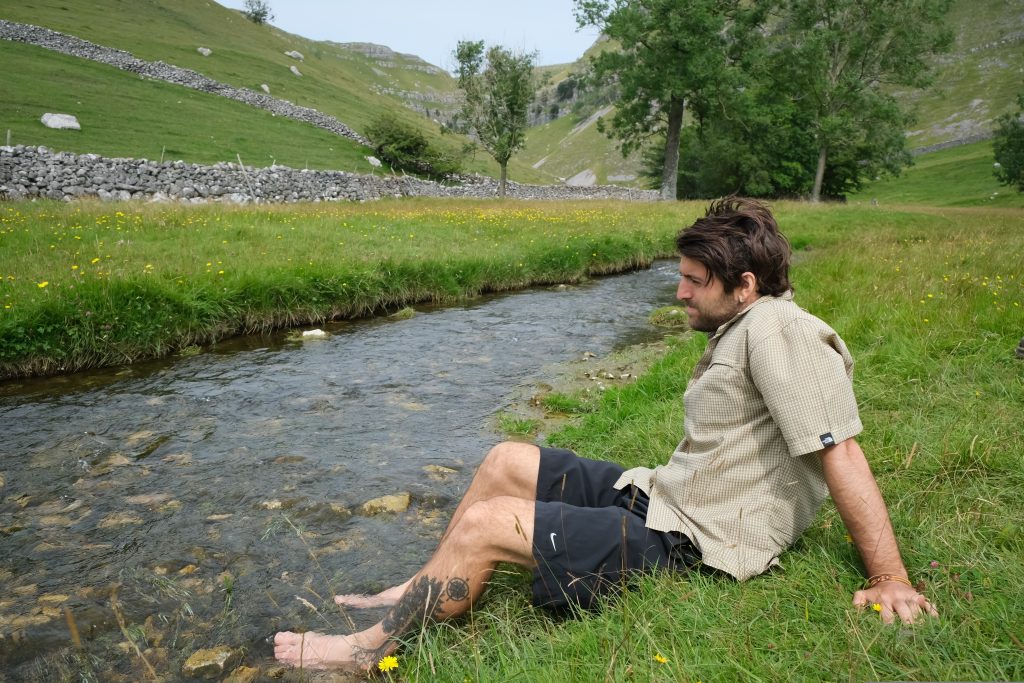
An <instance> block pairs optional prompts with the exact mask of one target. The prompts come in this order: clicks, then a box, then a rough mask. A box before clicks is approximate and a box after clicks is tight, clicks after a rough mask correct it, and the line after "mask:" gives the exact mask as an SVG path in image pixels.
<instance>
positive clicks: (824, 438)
mask: <svg viewBox="0 0 1024 683" xmlns="http://www.w3.org/2000/svg"><path fill="white" fill-rule="evenodd" d="M818 438H819V439H821V445H822V446H825V447H828V446H835V445H836V440H835V439H833V438H832V432H826V433H824V434H822V435H821V436H819V437H818Z"/></svg>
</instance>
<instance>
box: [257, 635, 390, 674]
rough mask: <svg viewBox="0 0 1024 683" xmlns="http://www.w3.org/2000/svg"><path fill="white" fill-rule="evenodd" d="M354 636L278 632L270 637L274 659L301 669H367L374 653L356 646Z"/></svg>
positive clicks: (374, 662) (372, 663)
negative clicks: (272, 640) (272, 637)
mask: <svg viewBox="0 0 1024 683" xmlns="http://www.w3.org/2000/svg"><path fill="white" fill-rule="evenodd" d="M357 637H358V636H357V635H356V636H331V635H325V634H323V633H314V632H312V631H310V632H308V633H292V632H290V631H281V632H280V633H278V634H277V635H275V636H274V658H275V659H277V661H279V662H281V663H282V664H290V665H291V666H294V667H301V668H304V669H345V670H348V671H369V670H370V669H371V668H372V667H373V666H374V665H376V664H377V659H378V657H377V652H376V651H375V650H372V649H369V648H363V647H360V644H359V643H358V640H357Z"/></svg>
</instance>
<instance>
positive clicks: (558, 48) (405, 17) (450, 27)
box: [218, 0, 597, 71]
mask: <svg viewBox="0 0 1024 683" xmlns="http://www.w3.org/2000/svg"><path fill="white" fill-rule="evenodd" d="M218 2H220V4H221V5H224V6H225V7H232V8H235V9H241V8H242V7H243V6H244V2H243V0H218ZM269 4H270V8H271V10H272V12H273V14H274V17H275V18H274V21H272V22H271V23H272V24H273V25H274V26H277V27H278V28H280V29H283V30H285V31H288V32H289V33H296V34H298V35H300V36H304V37H306V38H312V39H314V40H333V41H335V42H338V43H356V42H361V43H377V44H379V45H386V46H388V47H390V48H391V49H392V50H395V51H396V52H404V53H407V54H413V55H416V56H418V57H421V58H422V59H425V60H426V61H428V62H430V63H431V64H434V65H436V66H439V67H441V68H443V69H448V70H449V71H450V70H452V69H453V68H454V66H455V59H454V57H452V52H453V51H454V50H455V45H456V43H458V42H459V41H460V40H484V41H486V42H487V45H488V46H491V45H503V46H505V47H508V48H511V49H513V50H516V51H519V52H529V51H533V50H536V51H537V52H538V57H537V62H536V63H537V64H538V65H540V66H544V65H548V64H562V63H566V62H573V61H576V60H577V59H578V58H579V57H581V56H582V55H583V52H584V51H585V50H586V49H587V48H588V47H590V46H591V45H592V44H593V43H594V41H595V40H596V39H597V32H596V31H595V30H594V29H592V28H586V29H582V30H579V31H577V28H576V18H575V17H574V16H573V12H572V9H573V2H572V0H514V1H513V2H507V1H505V2H495V1H493V0H433V1H431V0H419V1H417V0H269Z"/></svg>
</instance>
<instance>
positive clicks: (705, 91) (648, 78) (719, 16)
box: [575, 0, 768, 199]
mask: <svg viewBox="0 0 1024 683" xmlns="http://www.w3.org/2000/svg"><path fill="white" fill-rule="evenodd" d="M767 4H768V3H743V2H740V1H739V0H686V1H685V2H682V1H680V0H575V12H576V19H577V22H578V23H579V24H580V26H595V27H597V28H599V29H600V30H601V32H602V33H603V34H604V35H606V36H607V37H608V38H610V39H611V40H612V41H613V42H614V44H617V45H618V47H619V49H617V50H616V49H609V50H605V51H604V52H602V53H600V54H599V55H597V56H596V57H594V58H593V61H592V64H593V68H594V73H595V76H596V77H598V78H602V79H606V80H607V79H611V80H614V81H615V82H616V83H617V85H618V89H619V101H618V103H617V106H616V111H615V114H614V115H613V116H612V119H611V125H610V129H609V128H607V127H606V126H605V125H604V122H603V121H602V122H601V124H602V130H604V131H605V132H606V133H607V134H608V135H609V136H610V137H616V138H618V139H619V141H620V148H621V150H622V153H623V154H624V155H626V154H629V153H630V152H632V151H634V150H636V149H639V148H641V147H642V146H643V145H644V144H645V143H647V142H648V141H649V140H650V139H652V138H658V137H663V139H664V141H665V142H664V150H665V151H664V154H663V155H662V158H663V166H662V177H661V196H662V198H663V199H674V198H675V197H676V184H677V174H678V167H679V142H680V131H681V130H682V127H683V120H684V116H685V114H686V110H687V106H688V105H689V106H690V108H691V111H693V110H696V111H697V113H698V114H701V113H706V112H707V110H708V109H709V107H710V106H711V104H712V103H713V102H714V101H715V99H716V96H717V93H718V92H720V91H724V90H729V89H734V88H737V87H739V86H740V79H739V78H738V76H739V71H738V70H737V69H735V68H733V67H734V63H735V58H736V54H735V52H736V51H737V50H742V46H744V45H745V44H746V43H747V41H748V40H750V41H755V40H756V38H757V36H756V33H755V32H753V31H751V30H750V29H751V28H753V27H755V26H757V25H758V24H759V22H760V20H761V18H762V17H763V13H764V11H765V7H766V6H767Z"/></svg>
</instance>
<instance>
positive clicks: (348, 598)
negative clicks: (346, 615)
mask: <svg viewBox="0 0 1024 683" xmlns="http://www.w3.org/2000/svg"><path fill="white" fill-rule="evenodd" d="M411 581H412V579H409V581H406V582H405V583H403V584H401V585H400V586H392V587H391V588H388V589H387V590H385V591H381V592H380V593H377V594H376V595H364V594H362V593H348V594H345V595H335V596H334V602H336V603H337V604H339V605H341V606H342V607H352V608H354V609H366V608H368V607H391V606H393V605H395V604H397V603H398V599H399V598H401V597H402V595H404V594H405V589H406V588H408V587H409V583H410V582H411Z"/></svg>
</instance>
